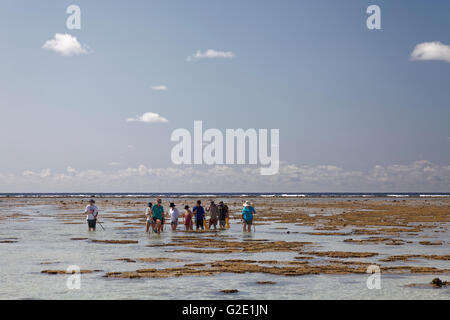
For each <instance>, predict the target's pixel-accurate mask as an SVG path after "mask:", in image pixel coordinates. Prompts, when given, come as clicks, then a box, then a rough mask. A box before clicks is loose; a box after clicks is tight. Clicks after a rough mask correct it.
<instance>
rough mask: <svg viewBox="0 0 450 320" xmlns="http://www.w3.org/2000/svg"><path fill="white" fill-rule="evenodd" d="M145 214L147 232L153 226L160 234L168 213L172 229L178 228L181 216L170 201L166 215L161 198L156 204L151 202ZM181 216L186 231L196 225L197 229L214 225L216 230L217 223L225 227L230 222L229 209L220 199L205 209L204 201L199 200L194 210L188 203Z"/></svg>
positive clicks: (220, 226) (222, 227)
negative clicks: (207, 217) (217, 202)
mask: <svg viewBox="0 0 450 320" xmlns="http://www.w3.org/2000/svg"><path fill="white" fill-rule="evenodd" d="M207 212H208V213H209V214H210V217H209V221H208V222H207V219H206V213H207ZM145 215H146V216H147V225H146V232H148V230H149V229H150V227H151V228H152V230H153V231H154V232H155V233H158V234H159V233H161V231H162V230H163V225H164V221H165V218H166V216H167V215H168V217H169V218H170V226H171V228H172V230H176V229H177V226H178V221H179V218H180V212H179V210H178V208H177V207H176V204H175V203H173V202H171V203H170V205H169V211H168V214H167V215H166V214H165V211H164V208H163V206H162V205H161V199H160V198H158V199H157V200H156V204H155V205H152V203H151V202H150V203H149V204H148V207H147V210H146V212H145ZM181 218H182V219H183V225H184V229H185V230H186V231H191V230H194V225H195V228H196V230H199V229H201V230H204V229H210V228H213V227H214V230H216V229H217V224H219V228H221V229H225V228H226V227H227V224H228V223H227V222H228V219H229V209H228V206H227V205H226V204H225V203H224V202H223V201H220V202H219V204H218V205H217V204H216V203H215V202H214V201H211V202H210V204H209V207H207V208H206V209H205V208H204V207H203V206H202V202H201V201H200V200H197V203H196V205H195V206H194V207H193V208H192V210H191V208H190V207H189V206H188V205H185V206H184V212H183V213H182V214H181Z"/></svg>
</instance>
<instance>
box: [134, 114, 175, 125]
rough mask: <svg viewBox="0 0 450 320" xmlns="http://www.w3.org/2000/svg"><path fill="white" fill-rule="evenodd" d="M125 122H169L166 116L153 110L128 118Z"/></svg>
mask: <svg viewBox="0 0 450 320" xmlns="http://www.w3.org/2000/svg"><path fill="white" fill-rule="evenodd" d="M127 122H145V123H166V122H169V120H167V119H166V118H164V117H162V116H160V115H159V114H157V113H154V112H146V113H144V114H143V115H142V116H136V117H134V118H128V119H127Z"/></svg>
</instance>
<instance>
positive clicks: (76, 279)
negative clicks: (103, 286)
mask: <svg viewBox="0 0 450 320" xmlns="http://www.w3.org/2000/svg"><path fill="white" fill-rule="evenodd" d="M66 273H68V274H71V275H70V276H69V277H68V278H67V280H66V286H67V289H69V290H74V289H75V290H80V289H81V272H80V267H79V266H77V265H71V266H69V267H67V269H66Z"/></svg>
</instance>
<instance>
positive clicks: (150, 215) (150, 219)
mask: <svg viewBox="0 0 450 320" xmlns="http://www.w3.org/2000/svg"><path fill="white" fill-rule="evenodd" d="M152 206H153V205H152V203H151V202H149V203H148V207H147V210H145V215H146V216H147V225H146V227H145V232H148V229H150V226H151V225H152V224H153V211H152ZM152 229H153V226H152Z"/></svg>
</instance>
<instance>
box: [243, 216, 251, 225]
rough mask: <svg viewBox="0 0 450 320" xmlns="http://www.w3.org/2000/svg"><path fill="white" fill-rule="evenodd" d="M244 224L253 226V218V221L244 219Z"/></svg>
mask: <svg viewBox="0 0 450 320" xmlns="http://www.w3.org/2000/svg"><path fill="white" fill-rule="evenodd" d="M244 223H246V224H248V225H249V226H251V225H252V223H253V218H251V219H244Z"/></svg>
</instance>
